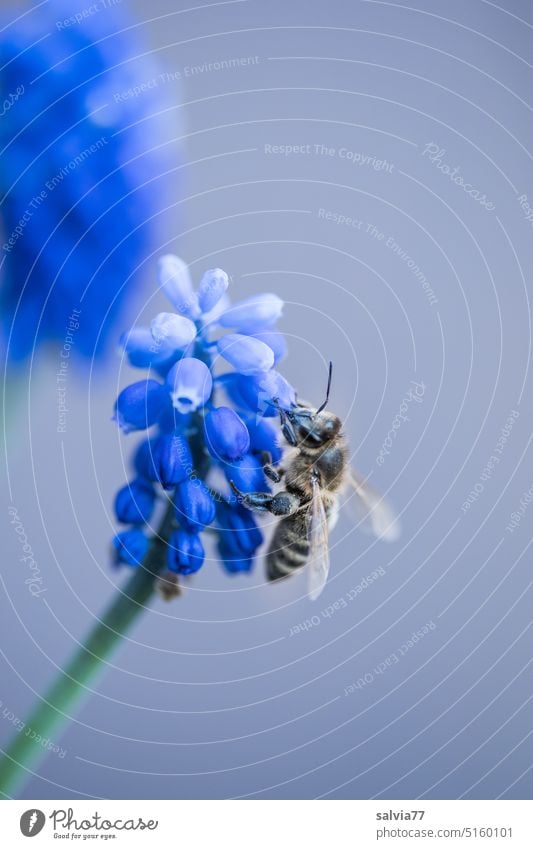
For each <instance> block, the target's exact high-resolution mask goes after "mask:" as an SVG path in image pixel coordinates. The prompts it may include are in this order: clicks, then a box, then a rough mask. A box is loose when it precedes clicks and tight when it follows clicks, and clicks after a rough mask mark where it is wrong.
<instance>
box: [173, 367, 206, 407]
mask: <svg viewBox="0 0 533 849" xmlns="http://www.w3.org/2000/svg"><path fill="white" fill-rule="evenodd" d="M166 382H167V385H168V386H169V387H170V392H171V398H172V404H173V405H174V407H175V408H176V409H177V411H178V412H179V413H192V412H194V411H195V410H198V409H199V408H200V407H203V406H204V404H206V402H207V401H208V400H209V398H210V397H211V392H212V391H213V378H212V377H211V372H210V371H209V369H208V367H207V366H206V364H205V363H203V362H202V361H201V360H197V359H196V358H195V357H184V358H183V359H182V360H180V361H179V362H177V363H176V365H174V366H172V368H171V369H170V371H169V373H168V374H167V378H166Z"/></svg>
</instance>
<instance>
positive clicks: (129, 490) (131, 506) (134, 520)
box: [115, 478, 155, 525]
mask: <svg viewBox="0 0 533 849" xmlns="http://www.w3.org/2000/svg"><path fill="white" fill-rule="evenodd" d="M154 505H155V491H154V488H153V486H152V485H151V484H150V483H148V482H147V481H146V480H143V479H142V478H137V479H136V480H134V481H131V483H127V484H126V486H123V487H122V489H119V491H118V492H117V495H116V498H115V514H116V517H117V519H118V521H119V522H123V523H124V524H125V525H144V524H146V523H147V522H149V521H150V517H151V515H152V513H153V511H154Z"/></svg>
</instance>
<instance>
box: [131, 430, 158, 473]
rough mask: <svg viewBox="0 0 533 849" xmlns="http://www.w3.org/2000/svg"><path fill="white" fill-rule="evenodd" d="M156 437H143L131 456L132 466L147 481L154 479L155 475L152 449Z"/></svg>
mask: <svg viewBox="0 0 533 849" xmlns="http://www.w3.org/2000/svg"><path fill="white" fill-rule="evenodd" d="M156 444H157V439H145V440H144V442H141V444H140V445H139V447H138V448H137V451H136V452H135V454H134V456H133V468H134V469H135V471H136V472H137V474H138V475H139V477H141V478H144V479H145V480H147V481H156V480H157V475H156V473H155V469H154V451H155V446H156Z"/></svg>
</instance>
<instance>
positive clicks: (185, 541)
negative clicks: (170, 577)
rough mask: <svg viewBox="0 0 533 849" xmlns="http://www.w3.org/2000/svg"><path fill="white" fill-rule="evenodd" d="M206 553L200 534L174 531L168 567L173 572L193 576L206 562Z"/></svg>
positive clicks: (169, 545) (169, 546) (168, 552)
mask: <svg viewBox="0 0 533 849" xmlns="http://www.w3.org/2000/svg"><path fill="white" fill-rule="evenodd" d="M204 557H205V551H204V547H203V545H202V540H201V539H200V537H199V536H198V534H192V533H189V532H188V531H174V532H173V534H172V536H171V537H170V542H169V544H168V551H167V565H168V568H169V569H170V571H171V572H178V574H180V575H192V573H193V572H198V569H201V567H202V564H203V562H204Z"/></svg>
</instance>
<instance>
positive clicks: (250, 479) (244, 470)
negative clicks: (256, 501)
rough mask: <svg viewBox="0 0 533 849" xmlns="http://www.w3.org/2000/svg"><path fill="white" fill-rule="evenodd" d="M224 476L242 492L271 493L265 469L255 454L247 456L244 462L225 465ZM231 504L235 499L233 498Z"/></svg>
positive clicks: (239, 461) (237, 461)
mask: <svg viewBox="0 0 533 849" xmlns="http://www.w3.org/2000/svg"><path fill="white" fill-rule="evenodd" d="M224 474H225V475H226V479H227V480H228V481H233V482H234V483H235V485H236V486H237V489H240V490H241V492H255V491H260V492H265V491H269V489H270V487H269V486H268V483H267V479H266V477H265V473H264V471H263V467H262V465H261V462H260V460H259V458H258V457H256V456H255V454H245V456H244V457H243V458H242V460H236V461H235V462H234V463H225V464H224ZM230 500H231V503H232V504H233V503H234V500H236V499H235V497H234V496H231V499H230Z"/></svg>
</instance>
